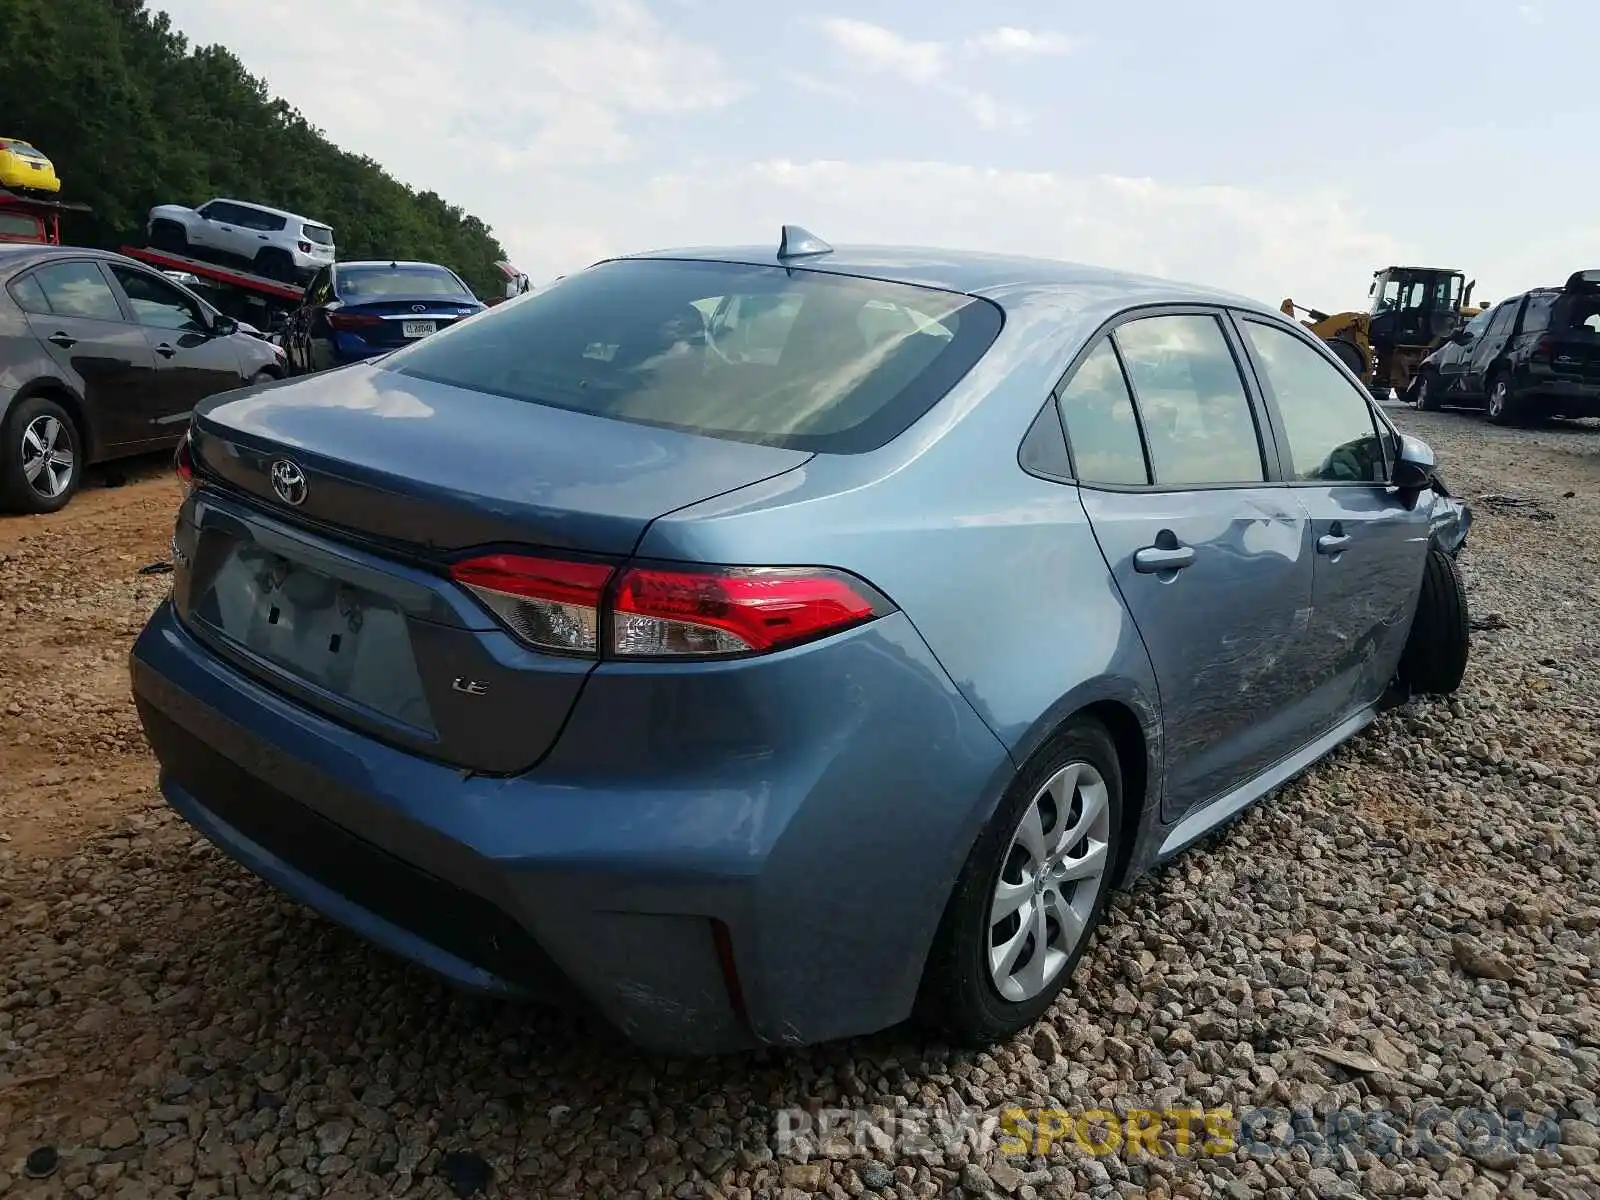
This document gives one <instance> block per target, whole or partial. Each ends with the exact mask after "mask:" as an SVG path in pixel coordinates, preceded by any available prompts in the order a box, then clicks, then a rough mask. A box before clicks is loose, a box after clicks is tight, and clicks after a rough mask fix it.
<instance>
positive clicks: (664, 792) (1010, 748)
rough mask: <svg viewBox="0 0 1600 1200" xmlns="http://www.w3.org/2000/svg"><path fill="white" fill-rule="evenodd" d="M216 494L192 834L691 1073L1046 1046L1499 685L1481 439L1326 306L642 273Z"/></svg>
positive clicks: (422, 380)
mask: <svg viewBox="0 0 1600 1200" xmlns="http://www.w3.org/2000/svg"><path fill="white" fill-rule="evenodd" d="M342 269H343V268H342ZM178 466H179V473H180V475H181V476H182V478H183V480H184V482H185V489H186V492H185V499H184V501H183V504H182V507H181V510H180V511H179V513H178V517H177V525H176V530H175V533H174V542H173V544H174V563H175V570H174V574H173V589H172V595H171V597H170V599H169V600H168V601H167V602H166V603H164V604H162V605H161V607H160V608H159V610H158V611H157V612H156V613H155V614H154V615H153V616H152V618H151V619H150V621H149V624H148V626H147V627H146V628H145V630H144V631H143V633H142V635H141V636H140V638H139V639H138V642H137V644H136V646H135V647H134V651H133V655H132V676H133V689H134V694H135V697H136V700H137V704H138V709H139V713H140V716H141V719H142V721H143V724H144V728H145V731H146V733H147V735H148V737H149V740H150V743H151V745H152V746H153V747H154V749H155V752H156V755H157V757H158V758H159V760H160V763H161V787H162V789H163V792H164V794H165V796H166V799H167V801H168V803H170V804H171V805H172V807H173V808H175V809H176V810H177V811H178V812H179V813H181V814H182V815H183V816H184V817H185V818H186V819H187V820H188V821H189V822H191V823H192V824H193V825H194V826H195V827H196V828H197V829H198V830H200V831H201V832H202V833H203V834H204V835H205V836H206V837H208V838H209V839H211V840H212V841H213V842H215V843H216V844H217V845H218V846H220V847H222V848H223V849H224V850H225V851H226V852H228V853H229V854H231V855H232V856H233V857H234V858H236V859H237V860H238V861H240V862H241V863H243V864H245V865H246V866H247V867H248V868H250V869H251V870H253V871H255V872H256V873H257V874H258V875H260V876H261V877H262V878H264V879H266V880H268V881H270V882H271V883H272V884H274V885H276V886H277V887H279V888H281V889H283V890H284V891H286V892H288V893H290V894H292V895H293V896H296V897H298V898H299V899H301V900H302V901H304V902H305V903H306V904H308V905H310V906H312V907H314V908H316V909H318V910H320V911H321V912H322V913H324V914H325V915H327V916H328V917H330V918H332V919H333V920H335V921H338V922H341V923H343V924H344V925H346V926H348V927H350V928H351V929H354V930H356V931H358V932H360V933H361V934H363V935H364V936H366V937H367V938H369V939H371V940H372V941H373V942H376V943H378V944H379V945H382V946H384V947H386V948H388V949H389V950H390V951H393V952H394V953H396V954H398V955H401V956H404V957H405V958H408V959H410V960H412V961H415V962H418V963H421V964H424V965H426V966H427V967H429V968H431V969H432V970H434V971H436V972H438V973H439V974H441V975H443V976H445V977H447V978H448V979H450V980H452V981H454V982H455V983H457V984H459V985H461V986H463V987H465V988H469V989H474V990H476V991H479V992H483V993H489V994H494V995H501V996H510V997H537V998H541V999H547V1000H551V1001H555V1002H564V1003H570V1004H577V1005H583V1006H587V1007H589V1008H591V1009H594V1010H598V1011H599V1012H601V1013H603V1014H604V1015H605V1016H606V1017H607V1018H609V1019H610V1020H611V1021H612V1022H613V1023H614V1024H615V1026H616V1027H617V1028H618V1029H620V1030H621V1031H622V1032H623V1033H624V1034H625V1035H626V1036H627V1037H629V1038H631V1039H632V1040H633V1041H634V1042H635V1043H637V1044H638V1045H640V1046H642V1047H646V1048H650V1049H653V1050H659V1051H666V1052H678V1053H712V1052H720V1051H726V1050H730V1049H738V1048H741V1047H752V1046H763V1045H766V1046H792V1045H797V1044H803V1043H810V1042H816V1041H821V1040H824V1039H832V1038H837V1037H842V1036H847V1035H854V1034H861V1033H865V1032H868V1031H872V1030H878V1029H882V1028H885V1027H887V1026H891V1025H895V1024H898V1023H900V1022H901V1021H903V1020H905V1019H906V1018H908V1017H916V1018H917V1019H918V1020H920V1021H921V1022H922V1023H923V1024H924V1025H925V1026H926V1027H927V1028H929V1029H930V1030H934V1031H936V1032H937V1035H938V1036H941V1037H944V1038H948V1039H952V1040H956V1041H960V1042H962V1043H967V1044H976V1045H983V1044H992V1043H994V1042H996V1041H998V1040H1000V1039H1004V1038H1006V1037H1009V1036H1011V1035H1013V1034H1015V1033H1016V1032H1017V1031H1019V1030H1021V1029H1023V1028H1025V1027H1026V1026H1028V1025H1029V1024H1030V1023H1031V1022H1033V1021H1034V1020H1036V1019H1037V1018H1039V1017H1040V1016H1041V1015H1042V1014H1043V1013H1044V1012H1045V1011H1046V1009H1047V1008H1048V1007H1049V1006H1050V1004H1051V1003H1052V1001H1053V1000H1054V998H1055V997H1056V996H1057V994H1058V993H1059V992H1060V990H1061V989H1062V988H1063V987H1064V986H1065V985H1066V983H1067V981H1068V980H1069V978H1070V976H1071V974H1072V971H1073V967H1074V964H1075V963H1076V962H1077V960H1078V958H1079V956H1080V955H1081V954H1082V953H1083V951H1084V949H1085V947H1086V945H1087V944H1088V943H1089V941H1090V938H1091V934H1092V932H1093V931H1094V929H1095V928H1096V926H1097V925H1098V924H1099V923H1100V922H1101V920H1102V919H1103V917H1104V914H1105V912H1106V904H1107V900H1108V897H1109V896H1110V894H1111V893H1112V890H1113V889H1115V888H1117V887H1120V886H1124V885H1126V884H1127V883H1128V882H1130V881H1131V880H1133V879H1135V878H1137V877H1138V876H1139V875H1141V874H1142V873H1144V872H1146V871H1148V870H1149V869H1150V868H1151V867H1152V866H1153V865H1155V864H1156V863H1158V862H1160V861H1162V860H1164V859H1166V858H1169V857H1171V856H1172V855H1175V854H1177V853H1179V852H1180V851H1182V850H1183V849H1184V848H1185V847H1187V846H1189V845H1190V844H1192V843H1193V842H1194V841H1195V840H1196V839H1198V838H1200V837H1201V836H1202V835H1204V834H1206V833H1207V832H1208V831H1210V830H1212V829H1215V828H1217V827H1218V826H1220V825H1222V824H1224V823H1225V822H1227V821H1228V820H1230V819H1231V818H1233V817H1234V816H1236V815H1237V814H1238V813H1239V812H1240V811H1241V810H1242V809H1244V808H1245V807H1246V806H1247V805H1249V804H1251V803H1252V802H1254V801H1256V800H1258V799H1260V798H1261V797H1263V796H1264V795H1266V794H1267V793H1268V792H1269V791H1271V790H1272V789H1274V788H1276V787H1278V786H1279V785H1281V784H1282V783H1284V782H1285V781H1286V780H1288V779H1290V778H1291V777H1293V776H1294V775H1296V774H1297V773H1298V772H1300V771H1302V770H1304V769H1305V768H1307V767H1308V766H1310V765H1311V764H1312V763H1314V762H1315V761H1317V760H1318V759H1319V758H1321V757H1322V756H1323V755H1325V754H1327V753H1328V752H1329V751H1330V750H1332V749H1333V748H1334V747H1336V746H1337V745H1339V744H1340V743H1341V742H1343V741H1344V740H1345V739H1347V738H1349V737H1351V736H1353V735H1354V734H1355V733H1356V732H1357V731H1358V730H1360V729H1362V728H1363V727H1364V726H1365V725H1367V724H1368V723H1369V722H1371V721H1372V720H1373V719H1374V717H1375V716H1376V715H1377V714H1378V713H1379V712H1380V711H1381V710H1382V709H1383V708H1384V707H1385V706H1388V705H1392V704H1394V703H1396V702H1397V701H1398V700H1400V699H1402V698H1404V697H1406V696H1408V695H1412V694H1417V693H1447V692H1450V691H1452V690H1454V689H1455V688H1456V687H1457V686H1458V685H1459V683H1460V681H1461V678H1462V674H1463V672H1464V670H1465V669H1466V665H1467V655H1468V632H1467V631H1468V627H1469V626H1468V620H1467V610H1466V603H1465V596H1464V592H1463V588H1462V583H1461V577H1460V574H1459V571H1458V568H1457V565H1456V561H1455V555H1456V554H1457V553H1459V552H1460V550H1461V548H1462V546H1463V544H1464V542H1465V537H1466V533H1467V528H1468V525H1469V519H1470V514H1469V513H1468V511H1467V510H1466V509H1465V507H1464V506H1463V505H1461V504H1460V503H1459V502H1458V501H1457V500H1454V499H1452V498H1451V497H1450V495H1449V491H1448V489H1447V488H1446V486H1445V485H1444V483H1443V482H1442V481H1441V479H1440V477H1439V474H1438V471H1437V469H1436V467H1435V464H1434V461H1433V456H1432V454H1431V452H1430V451H1429V449H1428V447H1427V446H1426V445H1424V444H1423V443H1421V442H1419V441H1417V440H1415V439H1413V438H1410V437H1406V436H1402V435H1401V434H1400V433H1399V432H1398V431H1397V430H1396V429H1395V428H1394V427H1393V426H1392V425H1391V424H1390V422H1389V419H1388V418H1387V416H1386V415H1385V414H1384V412H1383V411H1382V410H1381V409H1379V408H1378V407H1377V406H1376V405H1374V404H1373V403H1372V401H1371V399H1370V398H1369V397H1368V396H1367V394H1366V392H1365V390H1364V389H1363V388H1362V386H1361V383H1360V381H1359V380H1357V379H1356V378H1355V377H1353V376H1352V375H1351V374H1350V373H1349V371H1348V370H1347V369H1346V368H1345V367H1344V366H1343V365H1341V363H1340V362H1339V360H1338V359H1337V358H1335V357H1334V356H1333V355H1332V354H1331V353H1330V352H1329V350H1328V348H1327V347H1326V346H1325V345H1324V344H1323V343H1322V342H1321V341H1319V340H1318V339H1317V338H1315V337H1313V336H1312V335H1311V334H1310V333H1309V332H1308V331H1306V330H1304V329H1302V328H1301V327H1300V326H1298V325H1297V324H1295V323H1294V322H1293V321H1291V320H1288V319H1286V318H1285V317H1284V316H1282V314H1280V313H1278V312H1277V311H1276V310H1275V309H1272V308H1268V307H1264V306H1262V305H1260V304H1257V303H1255V302H1253V301H1249V300H1245V299H1241V298H1239V297H1236V296H1232V295H1229V294H1227V293H1223V292H1218V291H1212V290H1207V289H1203V288H1196V287H1191V286H1187V285H1180V284H1175V283H1168V282H1165V281H1162V280H1157V279H1150V278H1145V277H1140V276H1133V275H1128V274H1123V273H1119V272H1116V271H1110V270H1102V269H1097V268H1091V267H1084V266H1075V265H1070V264H1063V263H1056V262H1048V261H1037V260H1029V259H1015V258H999V257H993V256H987V255H980V254H971V253H957V252H948V251H920V250H907V249H884V248H872V247H867V248H858V249H853V250H844V249H834V248H832V247H830V246H828V245H827V244H826V243H824V242H822V241H821V240H820V239H817V238H815V237H813V236H811V235H809V234H806V233H805V231H803V230H798V229H794V228H786V229H785V231H784V235H783V237H782V240H781V242H780V243H779V245H778V246H777V247H773V246H764V247H746V248H733V249H729V248H717V249H700V250H682V251H673V252H661V253H655V254H649V255H641V256H633V257H626V258H620V259H615V260H611V261H606V262H603V263H599V264H597V265H595V266H593V267H591V268H589V269H587V270H584V271H580V272H578V273H576V274H573V275H570V276H568V277H566V278H565V279H562V280H560V281H559V282H557V283H555V284H554V285H552V286H550V287H548V288H545V289H543V290H541V291H538V292H534V293H531V294H529V295H525V296H522V297H519V298H517V299H515V300H512V301H509V302H507V303H505V304H503V305H499V306H497V307H496V308H495V309H493V310H492V311H490V312H488V313H485V314H483V315H482V316H479V317H476V318H474V319H473V320H470V321H466V322H462V323H460V324H457V325H455V326H454V327H452V328H447V329H443V330H441V331H440V332H438V333H436V334H433V335H431V336H429V337H427V338H426V339H425V340H422V341H420V342H418V343H417V344H415V345H412V346H409V347H406V348H404V349H400V350H397V351H396V352H394V353H392V354H389V355H388V356H387V357H385V358H384V359H382V360H381V361H378V362H375V363H370V364H366V365H361V366H354V367H351V368H349V369H346V370H342V371H339V372H336V373H333V374H327V375H320V376H314V377H310V378H305V379H298V380H294V379H292V380H289V381H287V382H284V383H278V384H273V385H269V386H267V387H262V388H251V389H245V390H242V391H238V392H234V393H230V394H226V395H223V396H219V397H216V398H214V399H212V400H210V401H208V402H206V403H205V404H204V405H203V406H202V407H201V408H199V409H198V410H197V412H196V415H195V418H194V421H193V424H192V427H191V431H190V436H189V439H188V440H187V441H186V442H185V443H184V445H183V447H182V448H181V450H180V453H179V463H178Z"/></svg>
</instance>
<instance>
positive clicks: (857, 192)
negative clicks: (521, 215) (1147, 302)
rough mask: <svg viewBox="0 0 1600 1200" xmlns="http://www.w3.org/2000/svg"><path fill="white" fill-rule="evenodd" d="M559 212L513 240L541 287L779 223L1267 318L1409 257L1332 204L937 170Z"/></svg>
mask: <svg viewBox="0 0 1600 1200" xmlns="http://www.w3.org/2000/svg"><path fill="white" fill-rule="evenodd" d="M563 208H564V210H565V213H566V216H567V220H566V221H564V222H563V223H561V224H559V225H543V226H539V227H532V226H529V227H527V228H526V229H523V230H518V231H517V234H516V235H517V237H518V238H519V239H521V238H525V239H526V240H525V241H519V248H518V250H517V253H519V254H522V255H524V256H525V257H526V258H527V260H528V262H529V263H536V264H537V269H535V268H534V267H532V266H529V265H527V264H524V269H527V270H530V271H531V273H532V274H533V275H534V276H535V277H536V278H538V277H541V276H543V275H554V274H558V273H561V272H565V271H570V270H573V269H577V268H581V267H583V266H585V265H587V264H588V263H590V262H593V261H595V260H596V259H598V258H601V257H605V256H608V255H611V254H619V253H628V252H631V251H638V250H644V249H651V248H657V247H662V246H672V245H680V246H681V245H697V244H705V243H712V244H715V243H729V242H734V243H750V242H754V243H756V244H765V243H767V242H771V243H772V244H773V245H774V246H776V244H777V237H778V229H779V226H781V225H782V224H783V223H785V222H792V223H798V224H800V225H803V226H805V227H806V228H808V229H810V230H812V231H814V232H815V233H817V234H818V235H819V236H821V237H823V238H825V239H827V240H828V241H830V242H833V243H834V244H835V245H844V244H847V243H850V242H857V243H863V242H864V243H874V242H876V243H899V244H910V245H924V246H946V247H953V248H962V249H972V250H989V251H996V252H1002V253H1017V254H1030V255H1039V256H1043V257H1051V258H1061V259H1067V260H1072V261H1077V262H1090V263H1096V264H1099V265H1102V266H1110V267H1118V268H1123V269H1127V270H1131V271H1141V272H1150V273H1153V274H1158V275H1166V276H1168V277H1171V278H1176V279H1185V280H1189V281H1191V282H1196V283H1204V284H1210V285H1214V286H1219V287H1225V288H1230V289H1232V290H1234V291H1238V292H1242V293H1244V294H1246V295H1250V296H1254V297H1255V298H1257V299H1259V300H1263V301H1266V302H1267V303H1269V304H1273V305H1276V304H1277V303H1278V302H1279V301H1280V300H1282V299H1283V298H1284V297H1285V296H1293V298H1294V299H1296V300H1298V301H1300V302H1301V303H1303V304H1314V305H1316V306H1317V307H1319V308H1323V309H1328V306H1329V305H1334V306H1336V307H1344V306H1347V305H1352V304H1362V305H1364V303H1365V296H1364V292H1365V289H1366V284H1367V281H1368V275H1367V274H1366V272H1369V271H1370V270H1372V269H1373V268H1374V267H1377V266H1379V265H1381V264H1383V263H1385V262H1405V261H1415V260H1417V257H1418V255H1417V250H1416V247H1408V246H1406V245H1404V244H1403V243H1400V242H1397V241H1396V240H1395V239H1392V238H1389V237H1386V236H1384V235H1382V234H1376V233H1373V232H1371V231H1370V227H1369V226H1368V225H1367V224H1366V223H1365V222H1364V221H1363V219H1362V214H1361V213H1360V212H1358V211H1356V210H1355V208H1354V207H1353V205H1352V204H1351V203H1350V202H1349V201H1348V200H1347V199H1346V198H1345V197H1344V196H1343V195H1341V194H1339V193H1333V192H1329V193H1315V194H1297V193H1276V192H1269V191H1261V190H1253V189H1248V188H1235V187H1225V186H1215V187H1185V186H1175V185H1171V184H1164V183H1161V182H1159V181H1156V180H1151V179H1130V178H1122V177H1118V176H1105V175H1103V176H1093V177H1084V178H1078V177H1072V176H1068V175H1063V174H1058V173H1053V172H1046V171H1039V172H1028V171H1007V170H997V169H988V168H983V167H975V166H963V165H958V164H952V163H941V162H899V161H881V162H859V163H849V162H828V161H816V162H791V161H786V160H779V159H774V160H769V161H765V162H758V163H751V164H746V165H743V166H734V165H726V166H723V165H711V164H708V165H707V166H706V167H704V168H700V169H696V170H692V171H680V172H674V173H669V174H659V175H657V176H655V177H653V178H652V179H650V180H649V181H648V182H646V183H643V184H641V185H640V186H639V187H637V188H633V189H629V192H628V194H627V195H625V196H624V195H618V194H617V193H616V191H615V190H614V189H608V188H602V187H598V186H584V185H578V186H576V187H575V188H574V189H572V190H570V191H568V192H566V194H565V196H564V204H563ZM507 232H509V231H507ZM580 235H586V236H583V237H582V240H581V243H580V241H579V240H578V239H579V237H580ZM580 244H581V253H580V252H579V251H578V246H579V245H580ZM1329 311H1333V310H1329Z"/></svg>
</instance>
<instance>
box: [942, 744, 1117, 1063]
mask: <svg viewBox="0 0 1600 1200" xmlns="http://www.w3.org/2000/svg"><path fill="white" fill-rule="evenodd" d="M1121 825H1122V772H1121V769H1120V767H1119V764H1118V760H1117V752H1116V747H1115V746H1114V745H1113V744H1112V741H1111V737H1110V735H1109V734H1108V733H1107V732H1106V730H1105V728H1104V727H1103V726H1102V725H1100V724H1099V722H1097V721H1093V720H1089V719H1079V720H1075V721H1073V722H1070V723H1069V724H1067V725H1066V726H1064V727H1063V728H1062V729H1061V730H1060V731H1058V732H1057V733H1056V735H1055V736H1054V737H1052V738H1051V740H1050V741H1049V742H1048V743H1047V744H1046V745H1045V746H1044V748H1042V749H1041V750H1040V751H1039V752H1038V753H1037V754H1035V755H1034V756H1033V758H1032V759H1031V760H1030V761H1029V763H1028V765H1027V766H1026V767H1025V768H1024V769H1023V770H1022V771H1021V772H1020V773H1019V774H1018V775H1017V777H1016V779H1015V780H1013V781H1012V785H1011V787H1010V788H1009V789H1008V790H1007V792H1006V795H1005V798H1004V799H1003V800H1002V801H1001V802H1000V806H999V808H998V809H997V810H996V812H995V814H994V817H993V818H992V819H991V821H990V823H989V825H988V827H987V828H986V829H985V830H984V831H983V833H982V835H980V836H979V838H978V841H977V844H976V845H975V846H973V848H972V852H971V854H969V855H968V857H967V862H966V865H965V866H964V867H963V868H962V871H961V875H960V878H959V879H958V880H957V881H956V886H955V890H954V892H953V893H952V894H951V897H950V901H949V904H948V905H947V906H946V909H945V914H944V918H943V920H942V921H941V923H940V926H939V932H938V935H937V937H936V940H935V943H934V947H933V951H932V953H931V954H930V955H929V959H928V968H927V971H926V972H925V974H924V977H923V984H922V994H921V996H920V997H919V998H918V1009H919V1016H920V1017H921V1019H922V1020H923V1022H924V1023H925V1024H927V1025H930V1026H931V1027H933V1028H934V1029H936V1030H937V1031H939V1032H940V1033H941V1034H943V1035H944V1036H946V1037H949V1038H950V1039H952V1040H953V1041H954V1042H956V1043H958V1044H962V1045H969V1046H988V1045H993V1044H995V1043H996V1042H1000V1041H1003V1040H1005V1039H1006V1038H1009V1037H1011V1036H1012V1035H1013V1034H1016V1033H1017V1032H1019V1031H1020V1030H1022V1029H1025V1028H1027V1027H1028V1026H1029V1025H1031V1024H1032V1023H1033V1022H1035V1021H1037V1020H1038V1019H1039V1018H1040V1017H1041V1016H1042V1015H1043V1014H1044V1012H1045V1011H1046V1010H1047V1009H1048V1008H1049V1007H1050V1005H1051V1003H1052V1002H1054V1000H1055V998H1056V996H1057V995H1058V994H1059V993H1060V991H1061V989H1062V988H1063V987H1065V986H1066V983H1067V980H1068V979H1069V978H1070V977H1071V975H1072V972H1073V969H1074V968H1075V967H1076V965H1077V962H1078V959H1079V957H1080V956H1081V955H1082V954H1083V951H1084V948H1085V947H1086V946H1087V945H1088V942H1089V936H1090V934H1091V933H1092V932H1093V931H1094V929H1095V927H1096V926H1097V925H1098V924H1099V922H1100V919H1101V917H1102V915H1103V914H1104V912H1105V907H1106V902H1107V899H1108V894H1109V891H1110V870H1111V866H1112V864H1113V863H1115V862H1116V861H1117V854H1118V852H1119V849H1120V843H1121V833H1120V831H1121Z"/></svg>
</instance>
